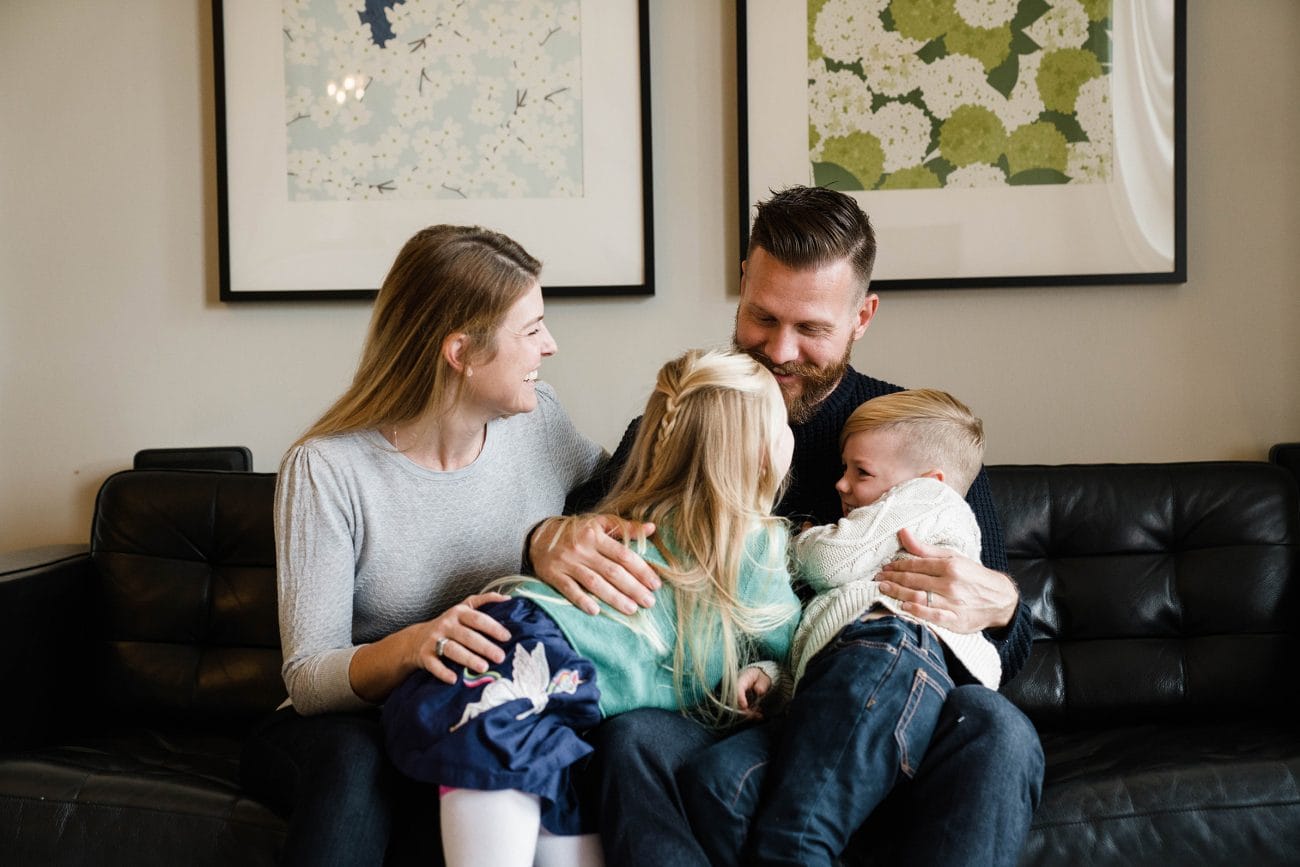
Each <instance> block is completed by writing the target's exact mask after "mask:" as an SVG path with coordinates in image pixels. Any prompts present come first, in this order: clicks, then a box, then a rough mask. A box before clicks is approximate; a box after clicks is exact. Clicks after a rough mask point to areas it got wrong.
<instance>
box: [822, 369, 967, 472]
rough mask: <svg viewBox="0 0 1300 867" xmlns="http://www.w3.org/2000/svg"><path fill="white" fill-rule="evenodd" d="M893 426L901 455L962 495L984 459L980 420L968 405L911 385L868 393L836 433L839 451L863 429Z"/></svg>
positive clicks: (935, 389) (937, 392)
mask: <svg viewBox="0 0 1300 867" xmlns="http://www.w3.org/2000/svg"><path fill="white" fill-rule="evenodd" d="M877 430H899V431H901V432H902V433H903V447H904V449H906V452H907V456H908V457H909V458H910V459H912V460H913V461H915V462H916V464H917V465H918V466H923V467H925V468H926V469H927V470H942V471H943V474H944V481H945V482H947V483H948V484H949V485H950V486H951V487H952V488H954V489H955V490H956V491H957V492H958V493H960V494H961V495H962V496H965V494H966V492H967V491H968V490H970V486H971V483H972V482H974V481H975V477H976V476H977V475H979V471H980V467H981V466H982V465H983V463H984V423H983V422H982V421H980V420H979V419H978V418H976V417H975V414H974V413H973V412H971V410H970V407H968V406H966V404H964V403H962V402H961V401H960V400H958V399H957V398H955V397H953V396H952V395H951V394H948V392H946V391H940V390H938V389H937V388H915V389H910V390H907V391H897V392H894V393H893V394H884V395H881V396H880V397H873V398H872V399H871V400H869V401H867V402H866V403H864V404H862V405H861V406H859V407H858V408H857V409H855V410H854V411H853V413H852V415H850V416H849V418H848V421H846V422H844V429H843V430H842V431H841V432H840V449H841V450H843V449H844V443H845V442H846V441H847V440H848V438H849V437H851V436H853V435H854V434H856V433H863V432H864V431H877Z"/></svg>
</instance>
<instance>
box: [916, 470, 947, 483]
mask: <svg viewBox="0 0 1300 867" xmlns="http://www.w3.org/2000/svg"><path fill="white" fill-rule="evenodd" d="M921 478H923V479H934V480H935V481H936V482H942V481H944V478H943V470H930V471H929V472H925V473H921Z"/></svg>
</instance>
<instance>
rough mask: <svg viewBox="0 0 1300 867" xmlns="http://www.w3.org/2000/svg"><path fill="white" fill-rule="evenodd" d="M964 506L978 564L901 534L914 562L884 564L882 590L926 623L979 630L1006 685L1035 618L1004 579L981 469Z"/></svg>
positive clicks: (1001, 548)
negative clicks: (976, 534)
mask: <svg viewBox="0 0 1300 867" xmlns="http://www.w3.org/2000/svg"><path fill="white" fill-rule="evenodd" d="M966 501H967V502H968V503H969V504H970V507H971V511H973V512H974V513H975V520H976V521H977V522H978V523H979V526H980V535H981V537H982V538H981V554H980V559H981V560H982V561H983V562H982V565H981V564H980V563H976V562H975V561H973V560H970V559H968V558H966V557H961V556H960V555H954V554H953V553H952V552H951V551H947V550H945V549H942V548H936V547H933V546H926V545H922V544H920V543H919V542H917V541H916V540H915V539H914V538H913V537H912V535H911V534H910V533H908V532H907V531H904V532H903V533H900V534H899V540H900V542H902V544H903V547H905V548H906V549H907V551H908V552H909V553H911V554H912V555H913V559H909V560H905V561H898V562H895V563H890V564H888V565H886V566H885V568H884V571H883V572H882V574H881V578H880V582H881V590H882V591H884V592H885V593H886V594H888V595H889V596H892V597H894V598H895V599H898V600H900V601H901V602H903V603H904V604H903V608H904V610H905V611H907V612H909V613H910V614H913V615H915V616H917V617H920V618H922V619H924V620H929V621H930V622H932V623H936V624H938V625H940V626H945V627H947V628H949V629H951V630H953V631H954V632H959V633H969V632H981V631H982V632H983V633H984V635H985V637H987V638H988V639H989V641H991V642H993V645H994V646H995V647H996V648H997V650H998V656H999V657H1000V658H1001V660H1002V681H1003V683H1005V682H1006V681H1008V680H1010V679H1011V678H1012V677H1014V676H1015V675H1016V673H1017V672H1018V671H1020V669H1021V668H1022V667H1023V666H1024V664H1025V660H1026V659H1028V657H1029V649H1030V645H1031V644H1032V642H1033V618H1032V616H1031V615H1030V613H1029V609H1028V608H1027V607H1026V606H1025V605H1024V604H1023V603H1022V602H1021V601H1020V591H1019V590H1018V589H1017V587H1016V585H1015V582H1014V581H1012V580H1011V578H1010V577H1009V575H1008V573H1009V571H1010V569H1009V564H1008V561H1007V552H1006V544H1005V542H1004V541H1003V538H1002V522H1001V521H999V520H998V514H997V507H996V505H995V504H994V501H993V492H992V488H991V487H990V485H989V481H988V474H987V473H985V471H984V470H982V469H981V470H980V473H979V475H978V476H977V477H976V478H975V481H974V482H973V483H972V484H971V488H970V491H969V492H968V493H967V495H966ZM927 593H928V594H929V595H928V596H927Z"/></svg>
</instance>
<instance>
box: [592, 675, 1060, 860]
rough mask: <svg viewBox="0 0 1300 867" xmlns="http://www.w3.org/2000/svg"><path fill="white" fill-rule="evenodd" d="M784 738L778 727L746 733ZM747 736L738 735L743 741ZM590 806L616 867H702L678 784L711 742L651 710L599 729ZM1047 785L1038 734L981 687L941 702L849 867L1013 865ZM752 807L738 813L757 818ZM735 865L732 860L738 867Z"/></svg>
mask: <svg viewBox="0 0 1300 867" xmlns="http://www.w3.org/2000/svg"><path fill="white" fill-rule="evenodd" d="M746 731H749V732H758V733H761V734H762V735H763V736H766V737H767V738H768V742H769V744H772V743H775V742H776V741H777V740H778V739H779V735H780V732H779V728H778V726H777V725H776V724H775V723H764V724H762V725H760V726H756V727H754V728H751V729H747V730H746ZM742 734H743V733H742ZM591 741H592V745H593V746H595V747H596V752H595V753H594V754H593V755H592V756H591V760H592V762H591V764H592V767H591V769H590V770H591V771H592V780H591V782H592V784H593V786H594V787H595V791H594V792H593V796H592V800H593V801H594V802H596V803H599V805H600V807H601V822H600V830H601V839H602V841H603V842H604V845H605V855H606V861H607V863H609V864H617V865H620V867H637V865H655V867H683V865H698V867H709V858H708V856H707V855H706V854H705V853H704V850H703V849H702V848H701V847H700V845H699V843H698V842H697V841H696V839H695V836H694V835H693V834H692V833H691V829H690V826H689V825H688V824H687V822H686V815H687V813H686V808H685V807H684V805H683V803H682V801H683V799H682V795H681V793H680V790H679V788H678V779H677V776H676V775H680V776H681V782H682V783H683V785H688V784H689V783H690V781H691V777H690V772H691V771H693V770H694V766H695V763H696V761H697V760H698V758H699V757H700V756H701V755H702V754H703V751H704V750H706V749H708V748H709V747H710V746H711V745H712V744H713V743H715V742H716V741H717V736H716V735H714V734H713V733H712V732H710V731H709V730H708V729H706V728H705V727H704V726H701V725H700V724H699V723H696V722H693V721H691V720H689V719H687V718H686V717H683V716H681V715H680V714H675V713H671V712H669V711H663V710H657V709H646V710H635V711H631V712H630V713H625V714H621V715H619V716H616V717H613V718H611V719H608V720H606V721H605V722H603V723H601V724H600V725H599V726H597V727H596V728H595V730H594V731H593V732H592V736H591ZM1042 781H1043V751H1042V748H1041V747H1040V746H1039V743H1038V734H1037V732H1036V731H1035V730H1034V727H1033V725H1032V724H1031V723H1030V722H1029V720H1028V719H1027V718H1026V717H1025V715H1024V714H1023V713H1021V712H1020V710H1019V709H1018V708H1016V706H1015V705H1013V704H1011V702H1009V701H1007V699H1006V698H1005V697H1003V696H1002V695H1000V694H998V693H996V692H993V691H992V690H989V689H986V688H984V687H982V686H959V687H957V688H956V689H954V690H953V691H952V692H951V693H949V694H948V700H947V701H946V702H945V703H944V706H943V711H942V713H941V714H940V717H939V723H938V726H937V727H936V728H935V732H934V737H933V738H932V739H931V742H930V748H929V750H928V751H927V752H926V755H925V761H923V762H922V763H921V766H920V768H919V769H918V770H917V773H916V776H915V777H914V778H912V779H910V780H908V779H901V780H899V782H898V785H897V786H895V787H894V791H893V792H891V793H890V795H889V796H888V797H887V798H885V800H884V802H883V803H882V804H881V805H880V807H879V808H878V809H877V810H876V811H875V812H874V813H872V814H871V817H870V818H869V819H868V820H867V822H866V824H865V825H864V826H863V827H862V828H861V829H860V830H859V833H858V834H856V835H855V836H854V838H853V839H852V840H851V841H850V843H849V846H848V849H847V850H846V851H845V853H844V860H845V861H846V862H847V863H851V864H855V865H856V864H863V863H871V864H881V865H889V867H899V865H909V864H915V865H934V864H944V865H949V864H951V865H962V864H969V865H1014V864H1015V863H1016V858H1017V856H1018V855H1019V852H1020V849H1021V846H1023V844H1024V840H1025V837H1026V835H1027V834H1028V833H1029V821H1030V818H1031V816H1032V815H1033V812H1034V808H1035V807H1037V805H1038V799H1039V794H1040V792H1041V790H1042ZM756 802H757V797H756V796H755V798H754V803H753V804H750V805H749V808H748V812H745V809H746V808H745V806H744V805H743V804H737V805H736V809H737V810H738V811H740V812H742V813H743V814H744V815H746V816H752V815H753V812H754V809H755V808H756V806H757V803H756ZM735 857H736V856H735V855H732V856H731V858H732V859H733V860H734V858H735Z"/></svg>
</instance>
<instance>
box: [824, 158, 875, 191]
mask: <svg viewBox="0 0 1300 867" xmlns="http://www.w3.org/2000/svg"><path fill="white" fill-rule="evenodd" d="M812 167H813V184H815V185H816V186H819V187H828V188H829V189H832V190H839V191H840V192H844V191H846V190H865V189H866V187H864V186H862V181H859V180H858V179H857V178H855V177H853V174H852V173H851V172H849V171H846V170H845V168H844V167H843V166H837V165H835V163H813V164H812Z"/></svg>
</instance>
